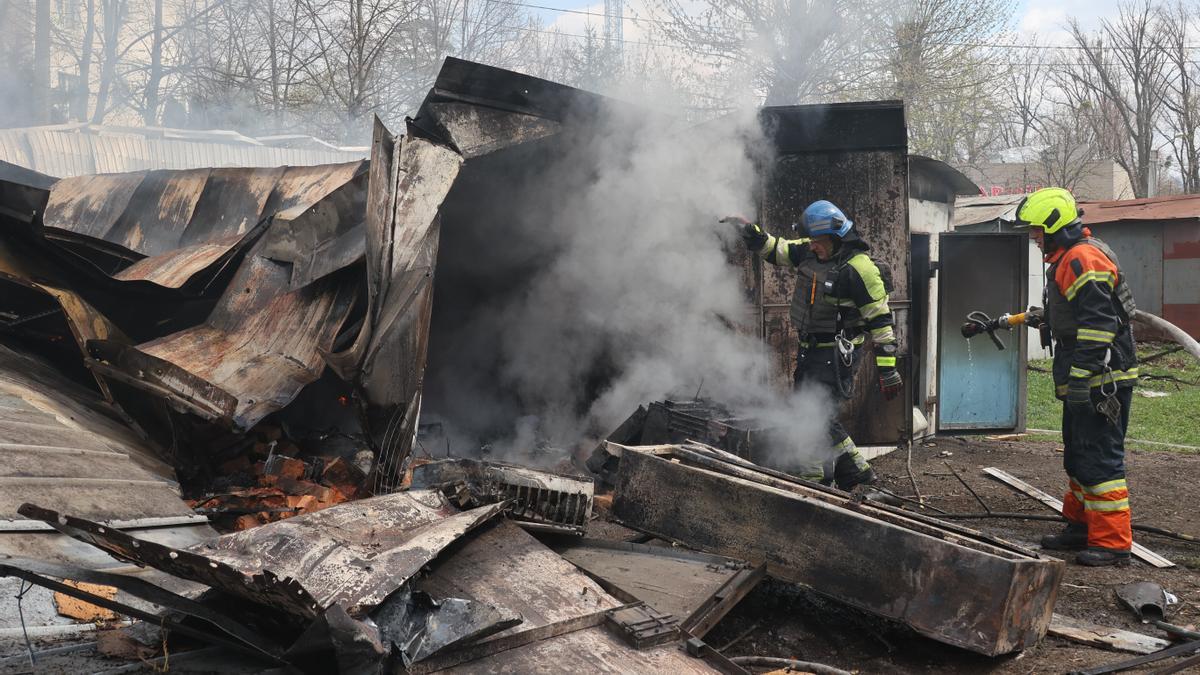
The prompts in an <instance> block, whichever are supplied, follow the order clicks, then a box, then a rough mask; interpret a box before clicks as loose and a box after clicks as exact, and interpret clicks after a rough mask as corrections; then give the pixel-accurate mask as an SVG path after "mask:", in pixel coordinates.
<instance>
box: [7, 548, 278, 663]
mask: <svg viewBox="0 0 1200 675" xmlns="http://www.w3.org/2000/svg"><path fill="white" fill-rule="evenodd" d="M0 575H3V576H20V577H21V578H23V579H26V580H29V581H32V582H33V583H39V582H40V581H42V580H43V579H46V578H51V579H60V580H63V581H66V580H71V581H85V582H88V583H92V584H101V585H104V586H112V587H114V588H118V589H120V590H123V591H125V592H126V593H128V594H129V595H132V596H134V597H137V598H140V599H142V600H145V601H146V602H149V603H151V604H154V605H157V606H159V607H162V608H164V609H169V610H172V611H175V612H180V613H182V614H186V615H187V616H192V617H196V618H197V619H200V620H202V621H204V622H205V623H207V624H208V628H209V630H208V631H206V632H207V633H208V634H209V635H212V634H222V633H224V634H225V635H226V636H228V637H229V638H233V639H234V640H237V641H238V642H240V643H241V646H242V647H248V648H250V649H252V650H254V651H256V652H258V653H260V654H263V655H265V656H268V657H271V658H273V659H276V660H278V657H279V656H280V654H282V653H283V649H282V647H281V646H280V645H278V644H275V643H274V642H273V641H272V640H270V639H269V638H267V637H266V636H264V635H262V634H260V633H258V632H257V631H254V630H252V629H250V628H248V627H246V626H244V625H243V624H242V623H241V622H239V621H238V620H237V618H236V617H232V616H229V615H228V614H225V613H222V612H218V611H215V610H213V609H212V608H210V607H208V606H206V605H204V604H201V603H199V602H196V601H195V600H192V599H190V598H186V597H184V596H182V595H179V594H176V593H172V592H170V591H168V590H165V589H163V588H159V587H158V586H155V585H154V584H151V583H148V582H146V581H144V580H142V579H139V578H136V577H132V576H128V575H125V574H113V573H111V572H100V571H96V570H91V569H87V568H84V567H79V566H75V565H61V564H54V563H49V562H45V561H37V560H22V559H19V558H0ZM35 577H36V578H35ZM84 599H85V600H87V599H89V598H84ZM115 611H118V612H122V613H126V612H127V608H126V611H122V610H121V609H116V610H115ZM149 620H150V621H152V622H154V623H158V622H159V621H162V620H163V618H161V617H153V616H152V617H151V618H150V619H149ZM170 623H172V624H173V623H175V622H173V621H171V622H170ZM221 644H226V645H227V644H228V642H227V641H222V642H221ZM235 646H237V645H235Z"/></svg>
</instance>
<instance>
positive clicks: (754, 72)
mask: <svg viewBox="0 0 1200 675" xmlns="http://www.w3.org/2000/svg"><path fill="white" fill-rule="evenodd" d="M885 4H886V3H882V2H880V1H878V0H706V1H705V2H692V1H691V0H655V2H653V3H652V7H653V8H654V9H655V21H656V22H655V23H654V24H653V35H655V36H656V37H657V39H659V40H665V41H668V42H671V43H674V44H678V45H680V48H681V49H686V50H687V51H689V52H690V54H691V55H692V57H693V58H694V60H695V62H697V63H702V64H703V65H702V67H703V68H705V69H707V70H709V71H711V72H713V73H714V74H715V75H717V76H719V77H723V78H724V79H725V86H726V87H729V86H730V85H731V84H732V85H736V84H738V83H740V82H748V83H749V84H750V85H751V86H752V87H753V89H754V90H755V91H756V92H757V93H758V94H759V95H760V96H761V97H762V98H763V99H764V100H765V102H766V104H767V105H788V104H794V103H801V102H812V101H816V100H828V99H829V98H831V97H838V96H840V95H844V94H846V93H848V92H851V91H855V90H857V89H859V88H861V87H862V86H863V85H864V83H865V82H866V81H868V80H869V79H870V77H872V75H873V73H874V72H875V71H876V69H877V66H878V62H879V59H878V57H877V56H873V54H875V53H876V50H875V44H874V39H875V36H876V34H877V31H876V28H877V27H878V26H879V25H881V19H882V17H883V12H884V5H885ZM731 88H732V87H731ZM740 95H742V96H744V95H745V92H740Z"/></svg>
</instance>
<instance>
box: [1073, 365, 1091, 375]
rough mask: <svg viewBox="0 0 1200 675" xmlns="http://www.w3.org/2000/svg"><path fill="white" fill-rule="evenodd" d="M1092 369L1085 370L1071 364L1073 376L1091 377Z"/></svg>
mask: <svg viewBox="0 0 1200 675" xmlns="http://www.w3.org/2000/svg"><path fill="white" fill-rule="evenodd" d="M1091 376H1092V371H1090V370H1084V369H1083V368H1080V367H1078V366H1071V377H1091Z"/></svg>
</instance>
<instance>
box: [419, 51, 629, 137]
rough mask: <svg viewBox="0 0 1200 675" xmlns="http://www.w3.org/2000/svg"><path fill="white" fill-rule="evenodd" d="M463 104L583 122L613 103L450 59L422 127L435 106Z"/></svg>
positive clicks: (423, 110) (426, 106)
mask: <svg viewBox="0 0 1200 675" xmlns="http://www.w3.org/2000/svg"><path fill="white" fill-rule="evenodd" d="M446 101H462V102H465V103H471V104H476V105H480V106H484V107H488V108H494V109H496V110H506V111H509V112H515V113H521V114H524V115H531V116H535V117H543V118H546V119H549V120H554V121H558V122H565V121H572V122H583V121H585V120H586V116H587V115H589V114H592V113H595V112H597V111H599V110H601V109H602V108H603V107H604V106H606V105H609V104H610V103H611V102H612V101H613V99H609V98H607V97H604V96H600V95H599V94H593V93H591V92H587V91H583V90H580V89H575V88H574V87H568V86H567V85H564V84H559V83H557V82H551V81H549V80H543V79H541V78H537V77H533V76H531V75H523V74H521V73H514V72H512V71H510V70H503V69H501V68H496V67H494V66H488V65H484V64H482V63H472V62H470V61H464V60H462V59H456V58H454V57H448V58H447V59H446V60H445V62H444V63H443V64H442V69H441V70H440V71H438V77H437V81H436V82H434V85H433V90H432V91H430V93H429V96H428V97H427V98H426V100H425V103H424V104H423V105H422V106H421V110H420V112H419V113H418V115H417V120H416V121H417V122H418V124H420V123H421V122H422V121H423V117H424V116H425V115H426V114H427V113H428V112H429V107H430V105H431V104H434V103H440V102H446Z"/></svg>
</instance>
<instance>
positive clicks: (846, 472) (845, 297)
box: [731, 200, 902, 490]
mask: <svg viewBox="0 0 1200 675" xmlns="http://www.w3.org/2000/svg"><path fill="white" fill-rule="evenodd" d="M731 220H735V221H738V222H740V223H741V234H742V238H743V239H744V240H745V242H746V247H747V248H749V249H750V250H751V251H752V252H754V253H756V254H758V255H759V256H761V257H762V258H763V259H764V260H766V261H767V262H769V263H771V264H773V265H779V266H782V267H789V268H792V269H794V270H795V271H796V290H795V292H794V293H793V295H792V305H791V318H792V323H793V324H794V325H795V327H796V331H797V332H798V333H799V335H800V345H799V353H798V357H797V359H796V372H795V374H794V376H793V382H794V385H795V386H796V387H797V388H799V387H801V386H806V385H807V386H817V387H820V388H822V389H824V390H825V391H827V392H828V393H829V394H830V395H831V396H832V397H833V399H834V401H838V400H842V399H847V398H850V397H851V394H852V388H853V386H854V374H855V370H856V367H857V366H858V365H859V363H860V361H861V358H862V356H861V352H862V345H863V344H864V343H865V342H866V337H867V335H868V334H869V335H870V336H871V341H872V343H873V345H874V355H875V365H876V367H877V369H878V371H879V387H880V389H881V390H882V392H883V394H884V396H885V397H886V398H888V399H889V400H890V399H892V398H895V397H896V395H897V394H899V393H900V391H901V388H902V382H901V379H900V373H899V372H898V371H897V370H896V334H895V332H894V330H893V326H894V321H893V319H892V311H891V309H890V308H889V307H888V288H887V285H886V284H885V280H884V277H883V275H881V274H880V272H879V268H878V266H876V264H875V262H874V261H873V260H871V257H870V256H869V255H868V254H867V251H868V250H869V247H868V246H867V243H866V242H864V241H863V240H862V239H860V238H859V236H858V234H857V232H856V231H855V230H854V222H853V221H851V220H850V219H849V218H847V217H846V214H844V213H842V210H841V209H839V208H838V207H837V206H834V205H833V204H832V203H830V202H828V201H825V200H821V201H816V202H813V203H812V204H811V205H809V207H808V208H807V209H805V210H804V215H803V218H802V223H801V225H802V226H803V230H804V232H803V234H807V236H806V237H801V238H798V239H784V238H782V237H776V236H774V235H771V234H767V233H766V232H764V231H763V229H762V228H760V227H759V226H758V225H756V224H753V223H751V222H749V221H747V220H746V219H745V218H742V217H740V216H733V217H731ZM793 229H797V230H798V229H799V227H798V226H797V225H793ZM827 429H828V432H829V441H830V444H831V446H832V448H833V451H832V452H831V453H830V457H829V458H827V459H825V460H818V461H817V462H816V463H814V464H810V465H807V466H798V467H794V468H793V470H794V471H795V472H797V473H799V474H800V475H801V476H802V477H804V478H808V479H811V480H817V481H821V482H823V483H825V484H826V485H829V484H836V485H837V487H839V488H841V489H843V490H850V489H853V488H854V487H855V486H858V485H862V484H871V483H874V482H875V481H876V476H875V472H874V470H873V469H871V465H870V464H868V463H867V460H866V458H864V457H863V455H862V453H861V452H859V450H858V448H857V447H855V445H854V440H853V439H851V438H850V434H848V433H846V429H845V427H843V426H842V424H841V422H840V421H839V420H838V418H837V411H836V410H834V411H833V412H832V413H831V415H830V418H829V420H828V422H827Z"/></svg>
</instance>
